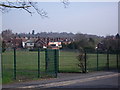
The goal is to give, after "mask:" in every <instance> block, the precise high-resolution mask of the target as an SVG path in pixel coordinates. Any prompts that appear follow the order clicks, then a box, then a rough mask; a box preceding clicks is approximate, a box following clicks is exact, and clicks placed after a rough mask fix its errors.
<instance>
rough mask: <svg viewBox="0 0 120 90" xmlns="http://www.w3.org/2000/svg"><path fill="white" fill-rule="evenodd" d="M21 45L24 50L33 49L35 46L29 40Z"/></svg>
mask: <svg viewBox="0 0 120 90" xmlns="http://www.w3.org/2000/svg"><path fill="white" fill-rule="evenodd" d="M23 45H24V47H25V48H28V49H33V48H34V45H35V41H34V40H31V39H30V40H27V41H26V42H25V43H24V44H23Z"/></svg>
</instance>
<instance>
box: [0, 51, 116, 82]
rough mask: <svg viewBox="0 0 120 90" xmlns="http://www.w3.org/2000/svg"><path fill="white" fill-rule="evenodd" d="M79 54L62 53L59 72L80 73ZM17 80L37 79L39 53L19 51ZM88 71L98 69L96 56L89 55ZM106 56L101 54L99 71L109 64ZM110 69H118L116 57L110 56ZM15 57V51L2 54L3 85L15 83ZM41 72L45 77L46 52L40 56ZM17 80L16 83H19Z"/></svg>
mask: <svg viewBox="0 0 120 90" xmlns="http://www.w3.org/2000/svg"><path fill="white" fill-rule="evenodd" d="M77 55H78V53H76V52H70V51H60V57H59V71H60V72H80V68H79V67H78V66H77V64H78V60H77V58H76V57H77ZM16 57H17V60H16V61H17V62H16V63H17V64H16V68H17V72H16V73H17V80H27V79H36V78H37V75H38V72H37V70H38V61H37V60H38V59H37V52H28V51H17V56H16ZM87 57H88V59H87V63H88V65H87V69H88V71H93V70H96V69H97V66H96V65H97V62H96V54H87ZM106 58H107V56H106V54H99V70H102V69H105V68H106V66H107V65H106V63H107V59H106ZM109 58H110V61H109V62H110V63H109V65H110V68H116V55H114V54H110V57H109ZM13 61H14V56H13V51H7V52H4V53H2V67H3V68H2V71H3V83H10V82H14V79H13V75H14V74H13V71H14V68H13V67H14V64H13V63H14V62H13ZM40 71H41V74H40V75H41V76H44V73H42V72H45V52H44V51H42V52H41V54H40ZM17 80H16V81H17Z"/></svg>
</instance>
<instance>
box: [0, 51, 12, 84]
mask: <svg viewBox="0 0 120 90" xmlns="http://www.w3.org/2000/svg"><path fill="white" fill-rule="evenodd" d="M1 60H2V62H1V63H2V81H3V83H8V82H11V81H12V80H13V79H14V51H13V50H9V51H8V50H6V51H5V52H3V53H2V55H1Z"/></svg>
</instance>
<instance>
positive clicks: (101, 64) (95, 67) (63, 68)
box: [59, 50, 120, 72]
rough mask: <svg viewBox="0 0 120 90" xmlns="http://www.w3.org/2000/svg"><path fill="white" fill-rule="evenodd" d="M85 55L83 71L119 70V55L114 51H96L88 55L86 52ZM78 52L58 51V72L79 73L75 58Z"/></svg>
mask: <svg viewBox="0 0 120 90" xmlns="http://www.w3.org/2000/svg"><path fill="white" fill-rule="evenodd" d="M84 54H85V58H86V59H85V61H84V62H85V71H86V72H91V71H100V70H119V69H120V68H119V67H120V64H119V62H120V53H117V52H116V51H114V52H110V51H105V52H101V51H96V52H94V53H90V52H89V53H88V52H87V50H86V51H85V52H84ZM78 55H79V52H78V51H77V50H76V51H75V50H72V51H67V50H61V51H60V60H59V62H60V64H59V70H60V72H81V68H80V67H79V66H78V63H79V61H78V59H77V56H78Z"/></svg>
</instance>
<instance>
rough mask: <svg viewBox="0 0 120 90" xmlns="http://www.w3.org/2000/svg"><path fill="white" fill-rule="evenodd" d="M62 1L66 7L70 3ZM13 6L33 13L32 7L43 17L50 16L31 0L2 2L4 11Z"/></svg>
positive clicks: (7, 0)
mask: <svg viewBox="0 0 120 90" xmlns="http://www.w3.org/2000/svg"><path fill="white" fill-rule="evenodd" d="M62 3H63V5H64V7H65V8H66V7H67V6H68V5H69V1H68V0H62ZM12 8H16V9H23V10H25V11H27V12H28V13H30V14H31V15H32V14H33V13H34V12H33V11H32V10H31V8H33V9H34V10H35V12H37V13H38V14H39V15H40V16H41V17H42V18H44V17H48V13H47V12H46V11H45V10H43V9H39V8H38V6H37V2H32V1H31V0H16V1H15V2H11V1H10V0H4V2H0V10H1V11H2V12H8V11H9V10H10V9H12Z"/></svg>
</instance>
